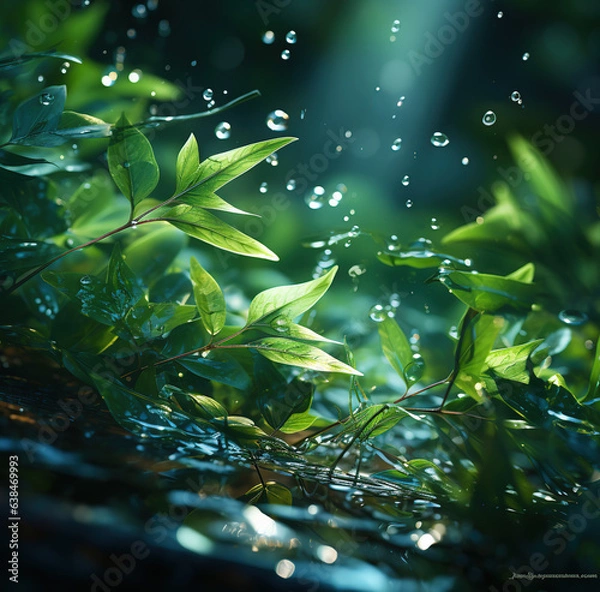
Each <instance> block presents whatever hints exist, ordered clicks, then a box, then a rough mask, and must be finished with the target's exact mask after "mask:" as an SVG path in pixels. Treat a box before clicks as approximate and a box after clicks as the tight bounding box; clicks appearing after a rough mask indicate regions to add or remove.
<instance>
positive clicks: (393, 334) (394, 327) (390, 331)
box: [377, 317, 414, 384]
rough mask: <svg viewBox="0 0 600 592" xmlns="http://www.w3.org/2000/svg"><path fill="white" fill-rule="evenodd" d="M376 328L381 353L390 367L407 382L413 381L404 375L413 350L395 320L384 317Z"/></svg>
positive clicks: (410, 362) (411, 359)
mask: <svg viewBox="0 0 600 592" xmlns="http://www.w3.org/2000/svg"><path fill="white" fill-rule="evenodd" d="M377 328H378V330H379V337H380V338H381V347H382V349H383V353H384V355H385V357H386V358H387V359H388V361H389V363H390V364H391V365H392V368H394V370H395V371H396V372H397V373H398V374H399V375H400V376H401V377H402V379H403V380H404V381H405V382H406V383H407V384H410V383H411V382H414V381H411V380H409V379H408V378H407V376H406V369H407V367H408V366H409V365H410V364H412V363H413V362H414V360H413V351H412V350H411V348H410V343H409V342H408V339H406V336H405V335H404V333H403V331H402V329H400V327H399V326H398V323H397V322H396V320H395V319H393V318H390V317H386V318H385V319H384V320H383V321H382V322H381V323H379V324H378V327H377Z"/></svg>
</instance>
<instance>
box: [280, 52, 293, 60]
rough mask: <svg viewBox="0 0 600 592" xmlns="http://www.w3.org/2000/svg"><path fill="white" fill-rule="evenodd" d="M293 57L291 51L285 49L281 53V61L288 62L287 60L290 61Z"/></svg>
mask: <svg viewBox="0 0 600 592" xmlns="http://www.w3.org/2000/svg"><path fill="white" fill-rule="evenodd" d="M291 55H292V54H291V52H290V50H289V49H284V50H283V51H282V52H281V59H282V60H285V61H287V60H289V59H290V56H291Z"/></svg>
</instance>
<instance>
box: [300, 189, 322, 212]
mask: <svg viewBox="0 0 600 592" xmlns="http://www.w3.org/2000/svg"><path fill="white" fill-rule="evenodd" d="M304 201H305V202H306V205H307V206H308V207H309V208H310V209H311V210H320V209H321V208H322V207H323V206H324V205H325V189H324V188H323V187H321V185H317V186H316V187H315V188H314V189H313V190H312V191H311V192H310V193H308V194H307V195H306V197H305V198H304Z"/></svg>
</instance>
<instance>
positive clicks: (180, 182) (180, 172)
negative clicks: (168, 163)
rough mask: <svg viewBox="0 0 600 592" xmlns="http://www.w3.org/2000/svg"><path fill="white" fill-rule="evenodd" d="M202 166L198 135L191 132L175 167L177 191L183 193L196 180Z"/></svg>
mask: <svg viewBox="0 0 600 592" xmlns="http://www.w3.org/2000/svg"><path fill="white" fill-rule="evenodd" d="M199 166H200V152H199V151H198V142H197V141H196V136H194V134H190V137H189V138H188V139H187V141H186V143H185V144H184V145H183V147H182V148H181V150H180V151H179V154H178V156H177V165H176V168H175V178H176V186H175V193H181V192H182V191H183V190H184V189H187V188H188V187H189V186H190V185H192V184H193V183H194V182H195V180H196V173H197V171H198V167H199Z"/></svg>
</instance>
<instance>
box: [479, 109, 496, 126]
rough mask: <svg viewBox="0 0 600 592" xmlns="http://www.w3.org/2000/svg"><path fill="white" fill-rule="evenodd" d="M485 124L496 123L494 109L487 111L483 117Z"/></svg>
mask: <svg viewBox="0 0 600 592" xmlns="http://www.w3.org/2000/svg"><path fill="white" fill-rule="evenodd" d="M481 121H482V122H483V125H487V126H490V125H494V124H495V123H496V114H495V113H494V112H493V111H486V112H485V113H484V114H483V117H482V119H481Z"/></svg>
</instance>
